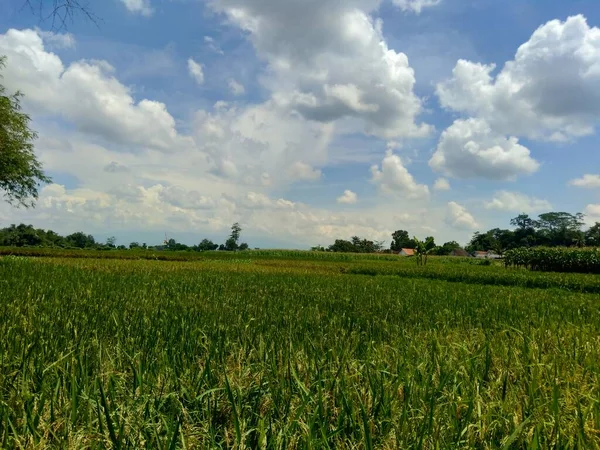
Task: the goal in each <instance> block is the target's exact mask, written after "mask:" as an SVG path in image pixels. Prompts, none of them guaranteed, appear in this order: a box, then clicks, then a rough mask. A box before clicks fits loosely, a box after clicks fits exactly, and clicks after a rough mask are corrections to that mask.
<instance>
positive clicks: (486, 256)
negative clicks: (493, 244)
mask: <svg viewBox="0 0 600 450" xmlns="http://www.w3.org/2000/svg"><path fill="white" fill-rule="evenodd" d="M473 256H474V257H475V258H479V259H501V258H502V256H500V255H498V254H497V253H494V252H493V251H491V250H488V251H487V252H482V251H477V252H473Z"/></svg>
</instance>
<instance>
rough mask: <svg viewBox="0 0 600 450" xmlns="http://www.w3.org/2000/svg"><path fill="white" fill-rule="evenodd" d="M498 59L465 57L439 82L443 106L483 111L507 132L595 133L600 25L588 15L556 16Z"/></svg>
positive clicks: (543, 135) (537, 135)
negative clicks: (511, 54)
mask: <svg viewBox="0 0 600 450" xmlns="http://www.w3.org/2000/svg"><path fill="white" fill-rule="evenodd" d="M494 69H495V65H493V64H490V65H485V64H479V63H474V62H471V61H465V60H459V61H458V63H457V64H456V67H455V68H454V71H453V77H452V79H450V80H449V81H446V82H444V83H440V84H439V85H438V86H437V94H438V96H439V99H440V102H441V104H442V106H444V107H446V108H449V109H452V110H455V111H460V112H464V113H468V114H471V115H474V116H476V117H481V118H483V119H485V120H487V122H488V123H489V124H490V125H491V127H492V128H493V129H494V130H495V131H497V132H499V133H502V134H512V135H516V136H527V137H529V138H534V139H547V140H555V141H564V140H567V139H570V138H574V137H578V136H583V135H587V134H591V133H593V131H594V126H595V125H596V124H597V122H598V119H599V118H600V29H598V28H596V27H590V26H589V25H588V24H587V22H586V19H585V17H583V16H581V15H579V16H574V17H569V18H568V19H567V20H566V21H564V22H561V21H559V20H552V21H550V22H547V23H546V24H544V25H542V26H541V27H540V28H538V29H537V30H536V31H535V32H534V33H533V35H532V36H531V38H530V39H529V40H528V41H527V42H525V43H524V44H523V45H521V46H520V47H519V49H518V50H517V53H516V55H515V58H514V60H512V61H508V62H506V64H505V65H504V67H503V68H502V70H500V72H499V73H498V74H497V75H496V76H494V75H493V74H492V72H493V71H494Z"/></svg>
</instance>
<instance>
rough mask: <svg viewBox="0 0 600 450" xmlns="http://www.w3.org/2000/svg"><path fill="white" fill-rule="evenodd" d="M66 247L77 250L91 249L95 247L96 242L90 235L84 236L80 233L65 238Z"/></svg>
mask: <svg viewBox="0 0 600 450" xmlns="http://www.w3.org/2000/svg"><path fill="white" fill-rule="evenodd" d="M65 240H66V241H67V243H68V245H70V246H71V247H77V248H93V247H95V246H96V240H95V239H94V236H92V235H91V234H88V235H86V234H85V233H84V232H82V231H78V232H77V233H73V234H70V235H69V236H67V237H66V238H65Z"/></svg>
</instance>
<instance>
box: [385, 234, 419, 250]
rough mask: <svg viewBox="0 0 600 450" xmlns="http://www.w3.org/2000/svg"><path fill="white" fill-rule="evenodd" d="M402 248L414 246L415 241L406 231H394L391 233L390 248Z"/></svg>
mask: <svg viewBox="0 0 600 450" xmlns="http://www.w3.org/2000/svg"><path fill="white" fill-rule="evenodd" d="M403 248H415V242H414V241H413V240H412V239H411V238H410V236H409V235H408V231H406V230H397V231H394V232H393V233H392V243H391V245H390V250H392V251H395V252H399V251H400V250H402V249H403Z"/></svg>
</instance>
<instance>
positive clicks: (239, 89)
mask: <svg viewBox="0 0 600 450" xmlns="http://www.w3.org/2000/svg"><path fill="white" fill-rule="evenodd" d="M229 90H230V91H231V93H232V94H233V95H244V94H245V93H246V89H245V88H244V85H243V84H241V83H239V82H237V81H236V80H234V79H231V80H229Z"/></svg>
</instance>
